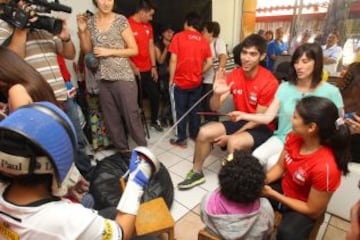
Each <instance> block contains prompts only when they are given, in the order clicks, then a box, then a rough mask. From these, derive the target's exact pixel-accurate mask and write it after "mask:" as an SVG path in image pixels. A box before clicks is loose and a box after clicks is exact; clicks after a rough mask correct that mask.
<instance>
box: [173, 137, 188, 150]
mask: <svg viewBox="0 0 360 240" xmlns="http://www.w3.org/2000/svg"><path fill="white" fill-rule="evenodd" d="M169 142H170V144H171V145H174V146H177V147H181V148H186V147H187V143H186V140H183V141H180V140H178V139H175V138H171V139H170V141H169Z"/></svg>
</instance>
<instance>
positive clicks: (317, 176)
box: [281, 133, 341, 202]
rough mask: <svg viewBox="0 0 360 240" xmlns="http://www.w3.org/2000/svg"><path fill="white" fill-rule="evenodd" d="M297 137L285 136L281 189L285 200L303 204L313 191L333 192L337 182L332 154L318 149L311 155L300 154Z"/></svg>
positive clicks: (336, 170)
mask: <svg viewBox="0 0 360 240" xmlns="http://www.w3.org/2000/svg"><path fill="white" fill-rule="evenodd" d="M302 144H303V140H302V138H301V137H299V136H298V135H296V134H295V133H289V134H288V136H287V138H286V141H285V157H284V166H285V169H286V174H285V176H284V177H283V179H282V183H281V184H282V189H283V191H284V193H285V195H286V196H288V197H291V198H295V199H298V200H301V201H304V202H306V201H307V199H308V196H309V193H310V189H311V188H312V187H313V188H315V189H317V190H318V191H327V192H334V191H335V190H336V189H337V188H338V187H339V185H340V182H341V171H340V170H339V169H338V167H337V165H336V162H335V157H334V153H333V151H332V150H331V149H330V148H328V147H325V146H323V147H321V148H320V149H318V150H316V151H315V152H313V153H311V154H306V155H302V154H300V148H301V145H302Z"/></svg>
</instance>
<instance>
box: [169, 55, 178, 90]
mask: <svg viewBox="0 0 360 240" xmlns="http://www.w3.org/2000/svg"><path fill="white" fill-rule="evenodd" d="M176 64H177V55H176V54H175V53H171V57H170V63H169V73H170V79H169V85H170V86H171V85H172V84H173V83H174V75H175V70H176Z"/></svg>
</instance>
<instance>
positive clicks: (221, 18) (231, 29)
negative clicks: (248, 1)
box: [212, 0, 243, 51]
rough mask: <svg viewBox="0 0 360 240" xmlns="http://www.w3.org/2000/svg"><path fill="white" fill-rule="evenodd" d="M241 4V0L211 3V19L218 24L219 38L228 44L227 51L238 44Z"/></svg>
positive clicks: (223, 0)
mask: <svg viewBox="0 0 360 240" xmlns="http://www.w3.org/2000/svg"><path fill="white" fill-rule="evenodd" d="M242 2H243V0H213V1H212V19H213V21H217V22H219V23H220V26H221V33H220V37H221V38H222V39H224V41H225V42H226V43H227V44H228V50H229V51H231V50H232V48H233V46H235V45H236V44H238V43H239V42H240V30H241V8H242Z"/></svg>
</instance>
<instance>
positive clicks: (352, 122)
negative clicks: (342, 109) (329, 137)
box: [345, 114, 360, 134]
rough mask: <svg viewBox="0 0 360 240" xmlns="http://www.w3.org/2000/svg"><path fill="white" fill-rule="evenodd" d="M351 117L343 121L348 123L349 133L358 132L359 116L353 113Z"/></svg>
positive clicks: (359, 125) (359, 130)
mask: <svg viewBox="0 0 360 240" xmlns="http://www.w3.org/2000/svg"><path fill="white" fill-rule="evenodd" d="M353 118H354V119H352V118H346V119H345V122H346V123H347V124H348V126H349V128H350V132H351V134H360V116H359V115H357V114H353Z"/></svg>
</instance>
